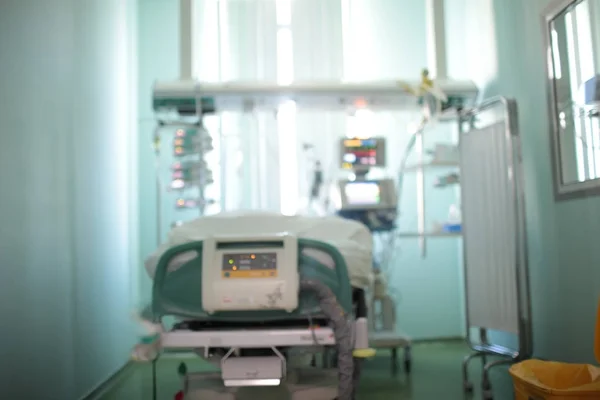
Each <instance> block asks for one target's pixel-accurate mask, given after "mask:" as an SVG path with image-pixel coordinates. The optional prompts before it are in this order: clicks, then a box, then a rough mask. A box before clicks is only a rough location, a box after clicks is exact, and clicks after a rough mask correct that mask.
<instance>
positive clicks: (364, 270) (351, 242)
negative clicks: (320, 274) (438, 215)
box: [145, 211, 373, 288]
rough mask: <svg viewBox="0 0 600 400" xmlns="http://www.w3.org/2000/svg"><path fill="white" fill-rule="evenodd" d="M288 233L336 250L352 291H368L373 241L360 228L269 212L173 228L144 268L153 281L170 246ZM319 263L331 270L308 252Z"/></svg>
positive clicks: (326, 261) (337, 220)
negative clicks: (326, 244)
mask: <svg viewBox="0 0 600 400" xmlns="http://www.w3.org/2000/svg"><path fill="white" fill-rule="evenodd" d="M280 232H289V233H291V234H293V235H295V236H297V237H298V238H305V239H314V240H319V241H322V242H325V243H328V244H330V245H332V246H334V247H336V248H337V249H338V250H339V252H340V253H341V254H342V256H343V257H344V260H345V261H346V265H347V266H348V273H349V275H350V283H351V285H352V286H353V287H357V288H367V287H369V286H370V285H371V283H372V280H373V268H372V251H373V249H372V238H371V233H370V232H369V230H368V229H367V227H365V226H364V225H363V224H361V223H359V222H356V221H351V220H347V219H343V218H340V217H336V216H325V217H316V216H285V215H282V214H278V213H271V212H256V211H236V212H226V213H220V214H217V215H211V216H205V217H201V218H198V219H195V220H192V221H189V222H187V223H184V224H182V225H180V226H178V227H176V228H174V229H173V230H172V231H171V232H170V233H169V235H168V238H167V241H166V243H164V244H162V245H161V246H159V248H158V249H156V251H155V252H154V253H153V254H152V255H151V256H150V257H148V258H147V259H146V262H145V266H146V270H147V271H148V274H149V275H150V277H151V278H153V277H154V272H155V271H156V266H157V264H158V260H159V259H160V257H161V256H162V254H163V253H164V252H166V251H167V250H168V249H169V248H171V247H173V246H177V245H180V244H184V243H189V242H194V241H199V240H203V239H205V238H207V237H210V236H220V235H235V236H250V237H251V236H254V235H261V234H273V233H280ZM307 255H311V256H313V257H316V258H318V259H319V261H320V262H322V263H324V264H325V265H328V266H329V267H333V260H332V259H331V258H330V257H328V256H327V255H326V254H323V253H315V252H311V251H307Z"/></svg>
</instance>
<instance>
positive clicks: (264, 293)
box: [202, 233, 300, 314]
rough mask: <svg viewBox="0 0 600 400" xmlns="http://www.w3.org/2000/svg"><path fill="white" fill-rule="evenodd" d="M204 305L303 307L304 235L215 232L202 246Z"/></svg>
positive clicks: (245, 308) (215, 307)
mask: <svg viewBox="0 0 600 400" xmlns="http://www.w3.org/2000/svg"><path fill="white" fill-rule="evenodd" d="M202 253H203V254H202V305H203V308H204V310H205V311H206V312H207V313H209V314H212V313H215V312H221V311H259V310H263V311H264V310H284V311H287V312H292V311H294V310H295V309H296V308H297V307H298V297H299V291H300V276H299V273H298V239H297V238H296V237H295V236H292V235H290V234H287V233H286V234H276V235H268V236H263V235H259V236H256V237H213V238H208V239H205V240H204V241H203V246H202Z"/></svg>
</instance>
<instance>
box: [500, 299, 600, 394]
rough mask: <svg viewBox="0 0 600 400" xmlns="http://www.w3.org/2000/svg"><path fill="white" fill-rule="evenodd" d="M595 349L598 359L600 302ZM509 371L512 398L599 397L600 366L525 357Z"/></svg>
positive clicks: (599, 358) (598, 358) (599, 360)
mask: <svg viewBox="0 0 600 400" xmlns="http://www.w3.org/2000/svg"><path fill="white" fill-rule="evenodd" d="M594 353H595V355H596V360H598V362H600V304H599V305H598V312H597V315H596V335H595V348H594ZM509 371H510V374H511V375H512V377H513V383H514V387H515V400H578V399H581V400H588V399H589V400H591V399H596V400H600V368H598V367H595V366H593V365H587V364H567V363H559V362H553V361H541V360H526V361H523V362H520V363H518V364H515V365H513V366H512V367H511V368H510V370H509Z"/></svg>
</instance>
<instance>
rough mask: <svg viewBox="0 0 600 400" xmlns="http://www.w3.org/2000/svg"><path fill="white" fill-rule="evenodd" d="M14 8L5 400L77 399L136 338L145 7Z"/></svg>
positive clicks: (0, 16) (0, 219)
mask: <svg viewBox="0 0 600 400" xmlns="http://www.w3.org/2000/svg"><path fill="white" fill-rule="evenodd" d="M0 9H1V10H0V60H1V63H0V71H1V73H0V93H1V95H0V96H1V98H2V105H1V107H0V185H1V187H2V194H1V196H0V319H1V320H2V321H3V324H2V342H1V344H0V359H1V360H2V361H1V365H2V367H1V371H0V398H6V399H9V398H19V399H44V400H45V399H48V400H51V399H56V400H67V399H68V400H71V399H77V398H80V397H81V396H83V395H84V394H86V393H87V392H89V391H90V390H91V389H92V388H93V387H95V386H96V385H98V384H99V383H100V382H102V381H104V380H105V379H107V377H108V376H110V375H111V374H113V373H114V372H115V371H116V370H117V369H118V368H120V367H121V366H123V365H124V363H125V362H126V361H127V359H128V356H129V353H130V349H131V347H132V346H133V344H134V343H135V327H134V326H133V323H132V321H131V318H130V315H131V311H132V308H133V305H134V303H135V296H136V292H137V287H136V285H137V280H136V279H133V272H132V271H134V269H133V268H131V267H132V263H131V262H132V260H133V259H135V258H137V250H135V249H136V247H137V245H136V243H137V237H136V232H137V225H136V224H134V223H133V221H134V220H135V219H136V218H135V215H134V214H135V213H136V212H137V211H136V201H135V199H136V197H137V190H136V188H135V186H137V185H136V183H137V182H136V181H135V176H134V175H135V170H136V168H135V167H136V162H135V160H136V154H137V151H136V150H137V149H135V147H134V146H135V140H136V138H135V136H136V129H135V127H134V126H133V125H132V124H131V121H132V116H133V117H134V118H135V103H133V102H132V101H131V100H132V97H131V93H132V90H133V88H134V86H135V85H134V82H135V69H136V68H134V67H135V47H136V46H135V43H134V39H135V35H134V31H133V29H134V27H135V19H136V18H135V16H136V10H135V2H134V1H119V0H86V1H81V0H38V1H35V0H27V1H23V0H4V1H3V2H2V5H1V6H0Z"/></svg>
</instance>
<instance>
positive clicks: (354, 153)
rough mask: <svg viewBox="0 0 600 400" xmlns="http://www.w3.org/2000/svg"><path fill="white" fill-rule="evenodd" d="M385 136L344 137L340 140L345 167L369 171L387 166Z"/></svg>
mask: <svg viewBox="0 0 600 400" xmlns="http://www.w3.org/2000/svg"><path fill="white" fill-rule="evenodd" d="M385 151H386V150H385V138H377V137H373V138H368V139H359V138H354V139H351V138H342V139H341V140H340V158H341V159H340V163H341V166H342V168H343V169H345V170H353V171H359V172H360V171H368V170H369V169H371V168H377V167H385V163H386V160H385Z"/></svg>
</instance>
